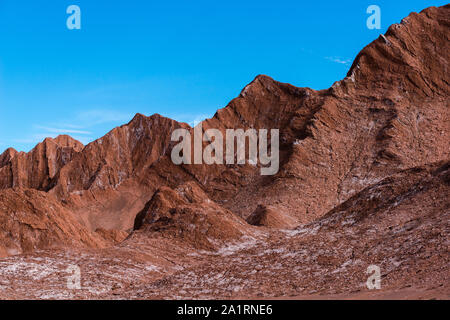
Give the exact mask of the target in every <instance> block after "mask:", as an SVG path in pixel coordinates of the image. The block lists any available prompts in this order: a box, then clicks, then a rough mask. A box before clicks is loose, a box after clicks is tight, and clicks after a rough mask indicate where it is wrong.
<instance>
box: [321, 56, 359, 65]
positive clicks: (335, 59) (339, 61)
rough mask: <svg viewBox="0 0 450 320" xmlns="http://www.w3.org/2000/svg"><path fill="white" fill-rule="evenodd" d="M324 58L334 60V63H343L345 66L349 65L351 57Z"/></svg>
mask: <svg viewBox="0 0 450 320" xmlns="http://www.w3.org/2000/svg"><path fill="white" fill-rule="evenodd" d="M325 59H327V60H328V61H331V62H334V63H339V64H343V65H346V66H349V65H350V64H351V62H352V60H351V59H345V58H341V57H325Z"/></svg>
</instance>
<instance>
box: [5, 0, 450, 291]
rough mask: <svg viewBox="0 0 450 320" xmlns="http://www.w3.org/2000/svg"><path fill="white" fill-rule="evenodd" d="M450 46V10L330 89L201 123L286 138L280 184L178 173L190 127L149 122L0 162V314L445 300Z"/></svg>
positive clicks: (266, 87) (223, 112)
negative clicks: (180, 132) (111, 302)
mask: <svg viewBox="0 0 450 320" xmlns="http://www.w3.org/2000/svg"><path fill="white" fill-rule="evenodd" d="M449 38H450V5H446V6H443V7H439V8H436V7H430V8H428V9H425V10H424V11H422V12H420V13H411V14H410V15H409V16H408V17H406V18H404V19H403V20H402V21H401V23H399V24H395V25H392V26H391V27H390V28H389V29H388V31H387V33H386V34H384V35H380V37H379V38H378V39H377V40H375V41H374V42H372V43H370V44H369V45H368V46H367V47H365V48H364V49H363V50H362V51H361V52H360V53H359V54H358V56H357V57H356V58H355V60H354V62H353V64H352V66H351V68H350V70H349V72H348V75H347V77H346V78H345V79H343V80H341V81H337V82H335V83H334V85H333V86H332V87H331V88H329V89H327V90H321V91H315V90H312V89H309V88H297V87H294V86H292V85H289V84H285V83H280V82H277V81H275V80H273V79H271V78H270V77H268V76H265V75H260V76H257V77H256V78H255V79H254V80H253V81H252V82H251V83H250V84H248V85H247V86H246V87H245V88H244V89H243V90H242V92H241V93H240V94H239V96H238V97H237V98H235V99H234V100H232V101H231V102H230V103H229V104H228V105H227V106H226V107H225V108H223V109H220V110H218V111H217V113H216V114H215V115H214V117H213V118H211V119H207V120H204V121H203V122H202V126H203V130H207V129H208V128H215V129H219V130H220V131H222V132H225V130H226V129H230V128H242V129H248V128H256V129H259V128H279V130H280V170H279V172H278V173H277V174H276V175H273V176H262V175H260V172H259V168H258V167H259V165H252V164H245V165H207V164H201V165H195V164H192V165H175V164H174V163H173V162H172V161H171V157H170V154H171V150H172V148H173V147H174V142H172V141H171V133H172V132H173V130H175V129H177V128H186V129H188V130H193V128H191V127H190V126H189V125H187V124H186V123H179V122H177V121H174V120H171V119H168V118H165V117H162V116H160V115H158V114H155V115H152V116H150V117H146V116H144V115H142V114H136V116H135V117H134V118H133V119H132V120H131V121H130V122H129V123H128V124H125V125H123V126H121V127H117V128H115V129H113V130H112V131H110V132H109V133H107V134H106V135H105V136H104V137H102V138H100V139H98V140H96V141H94V142H92V143H90V144H88V145H86V146H84V145H83V144H81V143H80V142H78V141H76V140H74V139H72V138H71V137H69V136H59V137H57V138H55V139H52V138H48V139H46V140H44V141H43V142H42V143H39V144H38V145H37V146H36V147H35V148H34V149H33V150H31V151H30V152H28V153H24V152H17V151H16V150H14V149H7V150H6V151H5V152H4V153H3V154H1V155H0V298H1V299H269V298H281V299H333V298H339V299H366V298H393V299H433V298H437V299H449V297H450V296H449V295H450V285H449V276H450V270H449V258H450V256H449V244H450V243H449V232H450V225H449V218H450V197H449V195H450V153H449V142H450V130H449V129H450V112H449V110H450V109H449V93H450V92H449V91H450V76H449V74H450V73H449V70H448V67H449V60H450V56H449V54H450V50H449V49H450V47H449V40H450V39H449ZM370 265H377V266H379V268H380V271H381V289H379V290H369V289H368V288H367V287H366V280H367V278H368V276H369V275H368V274H367V268H368V267H369V266H370ZM71 266H77V267H79V269H80V271H81V288H80V289H71V288H68V286H67V277H68V275H69V272H68V268H69V269H70V267H71Z"/></svg>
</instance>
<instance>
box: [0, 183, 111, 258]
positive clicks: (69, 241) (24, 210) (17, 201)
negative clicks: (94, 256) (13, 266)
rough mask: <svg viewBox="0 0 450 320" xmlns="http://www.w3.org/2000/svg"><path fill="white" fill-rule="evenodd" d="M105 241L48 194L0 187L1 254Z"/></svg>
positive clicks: (94, 244)
mask: <svg viewBox="0 0 450 320" xmlns="http://www.w3.org/2000/svg"><path fill="white" fill-rule="evenodd" d="M106 245H108V242H107V241H105V240H104V239H103V238H102V237H101V236H98V235H96V234H95V233H91V232H89V230H87V229H86V228H85V227H83V226H82V225H81V224H80V223H79V222H78V221H77V220H75V218H74V217H73V216H72V214H71V213H70V211H69V210H67V209H66V208H64V207H63V206H62V205H61V204H60V203H59V201H57V199H55V198H53V197H52V196H51V195H49V194H47V193H45V192H42V191H37V190H33V189H25V190H20V189H16V190H12V189H8V190H3V191H0V256H6V255H11V254H20V253H29V252H32V251H35V250H36V249H41V248H58V247H59V248H64V247H73V246H76V247H83V246H89V247H94V248H101V247H104V246H106Z"/></svg>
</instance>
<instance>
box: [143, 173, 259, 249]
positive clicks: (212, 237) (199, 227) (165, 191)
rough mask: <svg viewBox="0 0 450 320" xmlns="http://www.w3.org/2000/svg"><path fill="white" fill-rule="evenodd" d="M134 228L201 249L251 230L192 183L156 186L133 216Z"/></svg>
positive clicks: (214, 247) (211, 246) (230, 239)
mask: <svg viewBox="0 0 450 320" xmlns="http://www.w3.org/2000/svg"><path fill="white" fill-rule="evenodd" d="M134 227H135V229H136V230H139V229H142V230H144V231H145V232H159V233H161V234H162V235H164V236H168V237H176V238H180V239H182V240H183V241H184V242H187V243H191V244H192V245H193V246H194V247H197V248H202V249H216V248H217V245H218V244H220V243H221V244H223V243H225V242H227V241H232V240H236V239H239V238H241V237H242V236H243V235H244V234H248V233H251V231H250V230H251V228H250V227H249V226H248V225H247V223H245V221H244V220H242V219H240V218H239V217H237V216H236V215H234V214H233V213H232V212H230V211H228V210H226V209H224V208H222V207H221V206H219V205H218V204H216V203H215V202H214V201H211V200H210V199H209V197H208V196H207V195H206V193H205V192H204V191H203V190H202V189H201V188H200V187H199V186H198V185H197V184H196V183H195V182H188V183H185V184H182V185H180V186H179V187H178V188H177V189H176V190H173V189H171V188H168V187H162V188H160V189H159V190H158V191H157V192H155V194H154V195H153V197H152V199H151V200H150V201H149V202H148V203H147V204H146V205H145V208H144V209H143V210H142V211H141V212H140V213H139V214H138V215H137V216H136V221H135V224H134Z"/></svg>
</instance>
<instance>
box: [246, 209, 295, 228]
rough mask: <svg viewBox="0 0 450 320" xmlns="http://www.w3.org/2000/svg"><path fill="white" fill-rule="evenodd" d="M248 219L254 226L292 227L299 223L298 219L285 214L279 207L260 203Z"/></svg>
mask: <svg viewBox="0 0 450 320" xmlns="http://www.w3.org/2000/svg"><path fill="white" fill-rule="evenodd" d="M246 220H247V222H248V223H249V224H251V225H253V226H265V227H270V228H278V229H290V228H293V227H296V226H297V225H298V222H297V220H296V219H294V218H293V217H291V216H289V215H286V214H283V212H282V211H280V210H279V209H274V208H273V207H271V206H268V207H267V206H263V205H259V206H258V207H257V208H256V210H255V211H254V212H253V213H252V214H251V215H250V216H248V218H247V219H246Z"/></svg>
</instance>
